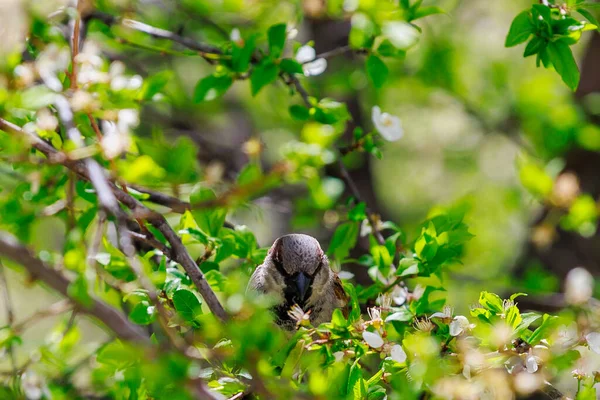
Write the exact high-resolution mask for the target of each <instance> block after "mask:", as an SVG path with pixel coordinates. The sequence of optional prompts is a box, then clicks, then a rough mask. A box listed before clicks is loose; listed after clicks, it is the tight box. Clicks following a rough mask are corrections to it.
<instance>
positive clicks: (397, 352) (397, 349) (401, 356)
mask: <svg viewBox="0 0 600 400" xmlns="http://www.w3.org/2000/svg"><path fill="white" fill-rule="evenodd" d="M390 354H391V356H392V360H394V361H396V362H399V363H403V362H405V361H406V352H405V351H404V349H403V348H402V346H400V345H399V344H395V345H393V346H392V350H391V351H390Z"/></svg>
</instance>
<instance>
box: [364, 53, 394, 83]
mask: <svg viewBox="0 0 600 400" xmlns="http://www.w3.org/2000/svg"><path fill="white" fill-rule="evenodd" d="M366 67H367V75H369V78H370V79H371V82H373V86H375V87H376V88H380V87H382V86H383V84H384V83H385V81H386V79H387V76H388V73H389V71H388V68H387V66H386V65H385V63H384V62H383V61H381V58H379V57H377V56H375V55H373V54H371V55H370V56H369V57H368V58H367V61H366Z"/></svg>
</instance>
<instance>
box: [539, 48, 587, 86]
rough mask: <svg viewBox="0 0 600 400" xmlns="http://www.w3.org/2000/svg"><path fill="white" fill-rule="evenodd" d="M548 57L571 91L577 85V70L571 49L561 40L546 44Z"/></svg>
mask: <svg viewBox="0 0 600 400" xmlns="http://www.w3.org/2000/svg"><path fill="white" fill-rule="evenodd" d="M547 50H548V56H549V57H550V61H551V62H552V65H554V69H555V70H556V72H558V74H559V75H560V77H561V78H562V80H563V82H564V83H566V84H567V86H568V87H569V88H570V89H571V90H575V89H577V86H578V85H579V68H578V67H577V63H576V62H575V57H573V53H572V52H571V48H570V47H569V45H568V44H566V43H565V42H564V41H563V40H557V41H556V42H550V43H548V47H547Z"/></svg>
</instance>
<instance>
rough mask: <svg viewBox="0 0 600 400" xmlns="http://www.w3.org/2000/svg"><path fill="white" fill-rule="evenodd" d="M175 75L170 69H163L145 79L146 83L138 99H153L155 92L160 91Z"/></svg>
mask: <svg viewBox="0 0 600 400" xmlns="http://www.w3.org/2000/svg"><path fill="white" fill-rule="evenodd" d="M172 77H173V72H172V71H170V70H165V71H161V72H159V73H157V74H155V75H153V76H151V77H149V78H147V79H146V80H145V81H144V85H143V86H142V89H141V90H140V92H139V94H138V99H141V100H151V99H152V97H154V95H155V94H157V93H158V92H160V91H161V90H162V89H163V88H164V87H165V85H166V84H167V83H168V82H169V80H170V79H171V78H172Z"/></svg>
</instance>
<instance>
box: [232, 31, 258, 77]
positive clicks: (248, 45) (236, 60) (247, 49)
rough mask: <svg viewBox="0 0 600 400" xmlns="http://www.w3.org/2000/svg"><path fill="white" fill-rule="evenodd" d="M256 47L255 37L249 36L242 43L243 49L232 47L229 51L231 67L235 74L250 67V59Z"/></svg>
mask: <svg viewBox="0 0 600 400" xmlns="http://www.w3.org/2000/svg"><path fill="white" fill-rule="evenodd" d="M255 47H256V35H252V36H250V37H249V38H248V39H246V40H245V42H244V47H239V46H238V45H237V44H234V45H233V48H232V49H231V67H232V69H233V70H234V71H235V72H246V71H247V70H248V67H249V66H250V59H251V58H252V53H253V52H254V48H255Z"/></svg>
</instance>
